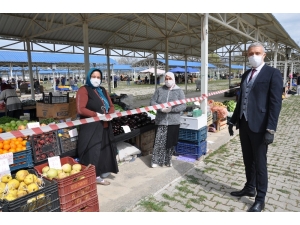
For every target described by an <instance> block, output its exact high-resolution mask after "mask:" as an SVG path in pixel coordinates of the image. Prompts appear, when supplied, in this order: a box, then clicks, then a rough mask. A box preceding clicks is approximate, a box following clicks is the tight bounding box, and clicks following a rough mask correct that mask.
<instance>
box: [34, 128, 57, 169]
mask: <svg viewBox="0 0 300 225" xmlns="http://www.w3.org/2000/svg"><path fill="white" fill-rule="evenodd" d="M50 141H51V142H50ZM31 146H32V152H33V161H34V163H35V164H37V163H40V162H44V161H46V160H47V159H48V157H53V156H58V155H60V154H61V152H60V147H59V141H58V137H57V132H56V131H50V132H46V133H43V134H37V135H33V136H31Z"/></svg>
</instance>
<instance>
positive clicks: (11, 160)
mask: <svg viewBox="0 0 300 225" xmlns="http://www.w3.org/2000/svg"><path fill="white" fill-rule="evenodd" d="M0 159H7V161H8V165H11V164H13V163H14V155H13V153H12V152H9V153H5V154H1V155H0Z"/></svg>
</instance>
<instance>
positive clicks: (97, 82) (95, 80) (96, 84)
mask: <svg viewBox="0 0 300 225" xmlns="http://www.w3.org/2000/svg"><path fill="white" fill-rule="evenodd" d="M91 84H92V85H93V86H94V87H99V86H100V84H101V80H100V79H98V78H91Z"/></svg>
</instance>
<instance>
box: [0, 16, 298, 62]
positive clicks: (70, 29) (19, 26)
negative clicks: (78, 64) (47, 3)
mask: <svg viewBox="0 0 300 225" xmlns="http://www.w3.org/2000/svg"><path fill="white" fill-rule="evenodd" d="M203 16H204V13H1V14H0V21H1V26H0V38H2V39H7V40H8V39H9V40H15V41H16V44H17V43H21V44H23V45H24V46H26V44H24V43H25V41H26V40H30V41H31V47H32V51H57V52H75V51H79V52H80V51H81V53H83V48H82V46H83V30H84V29H83V27H86V28H87V29H88V42H89V51H90V54H103V55H105V54H107V48H109V49H120V51H112V52H110V54H111V56H112V55H113V54H114V56H124V55H125V56H130V57H141V58H147V57H148V56H149V55H151V54H153V52H156V53H158V54H160V53H165V52H166V51H168V53H169V54H172V55H180V56H188V57H190V56H192V57H200V56H201V32H202V30H203V27H201V20H202V19H203ZM207 32H208V38H209V39H208V53H212V52H215V51H217V50H218V49H221V48H223V47H225V48H224V51H226V52H228V51H232V50H233V49H231V48H227V46H228V45H233V46H236V47H235V48H234V51H236V52H238V51H239V52H243V51H244V50H245V49H244V45H245V44H246V43H249V42H253V41H259V42H262V43H263V44H264V45H265V47H266V49H267V50H268V51H274V49H275V45H278V49H279V54H282V55H284V54H285V49H286V47H290V48H292V49H295V50H297V51H298V52H299V46H298V44H297V43H296V42H295V41H294V40H293V39H292V38H291V37H290V35H289V34H288V33H287V32H286V31H285V29H284V28H283V27H282V26H281V24H280V23H279V22H278V21H277V19H276V18H275V17H274V16H273V15H272V14H271V13H208V30H207ZM166 40H167V42H166ZM166 43H167V45H166ZM56 45H57V46H56ZM59 45H60V47H58V46H59ZM63 45H64V46H63ZM14 46H15V45H5V46H0V49H4V50H5V49H14ZM37 48H39V50H36V49H37ZM93 48H95V49H93ZM41 49H42V50H41ZM24 50H25V47H24ZM144 51H145V54H141V53H140V52H144ZM177 66H181V65H177Z"/></svg>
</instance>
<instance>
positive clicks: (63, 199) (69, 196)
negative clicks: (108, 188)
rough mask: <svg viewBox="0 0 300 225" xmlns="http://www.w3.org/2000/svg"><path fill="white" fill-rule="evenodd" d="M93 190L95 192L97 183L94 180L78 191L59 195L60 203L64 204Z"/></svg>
mask: <svg viewBox="0 0 300 225" xmlns="http://www.w3.org/2000/svg"><path fill="white" fill-rule="evenodd" d="M93 191H95V193H96V194H97V185H96V182H95V183H93V184H91V185H88V186H86V187H84V188H81V189H79V190H78V191H74V192H72V193H69V194H66V195H61V196H60V203H61V204H66V203H68V202H70V201H73V200H75V199H77V198H80V197H82V196H84V195H86V194H90V193H91V192H93Z"/></svg>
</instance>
